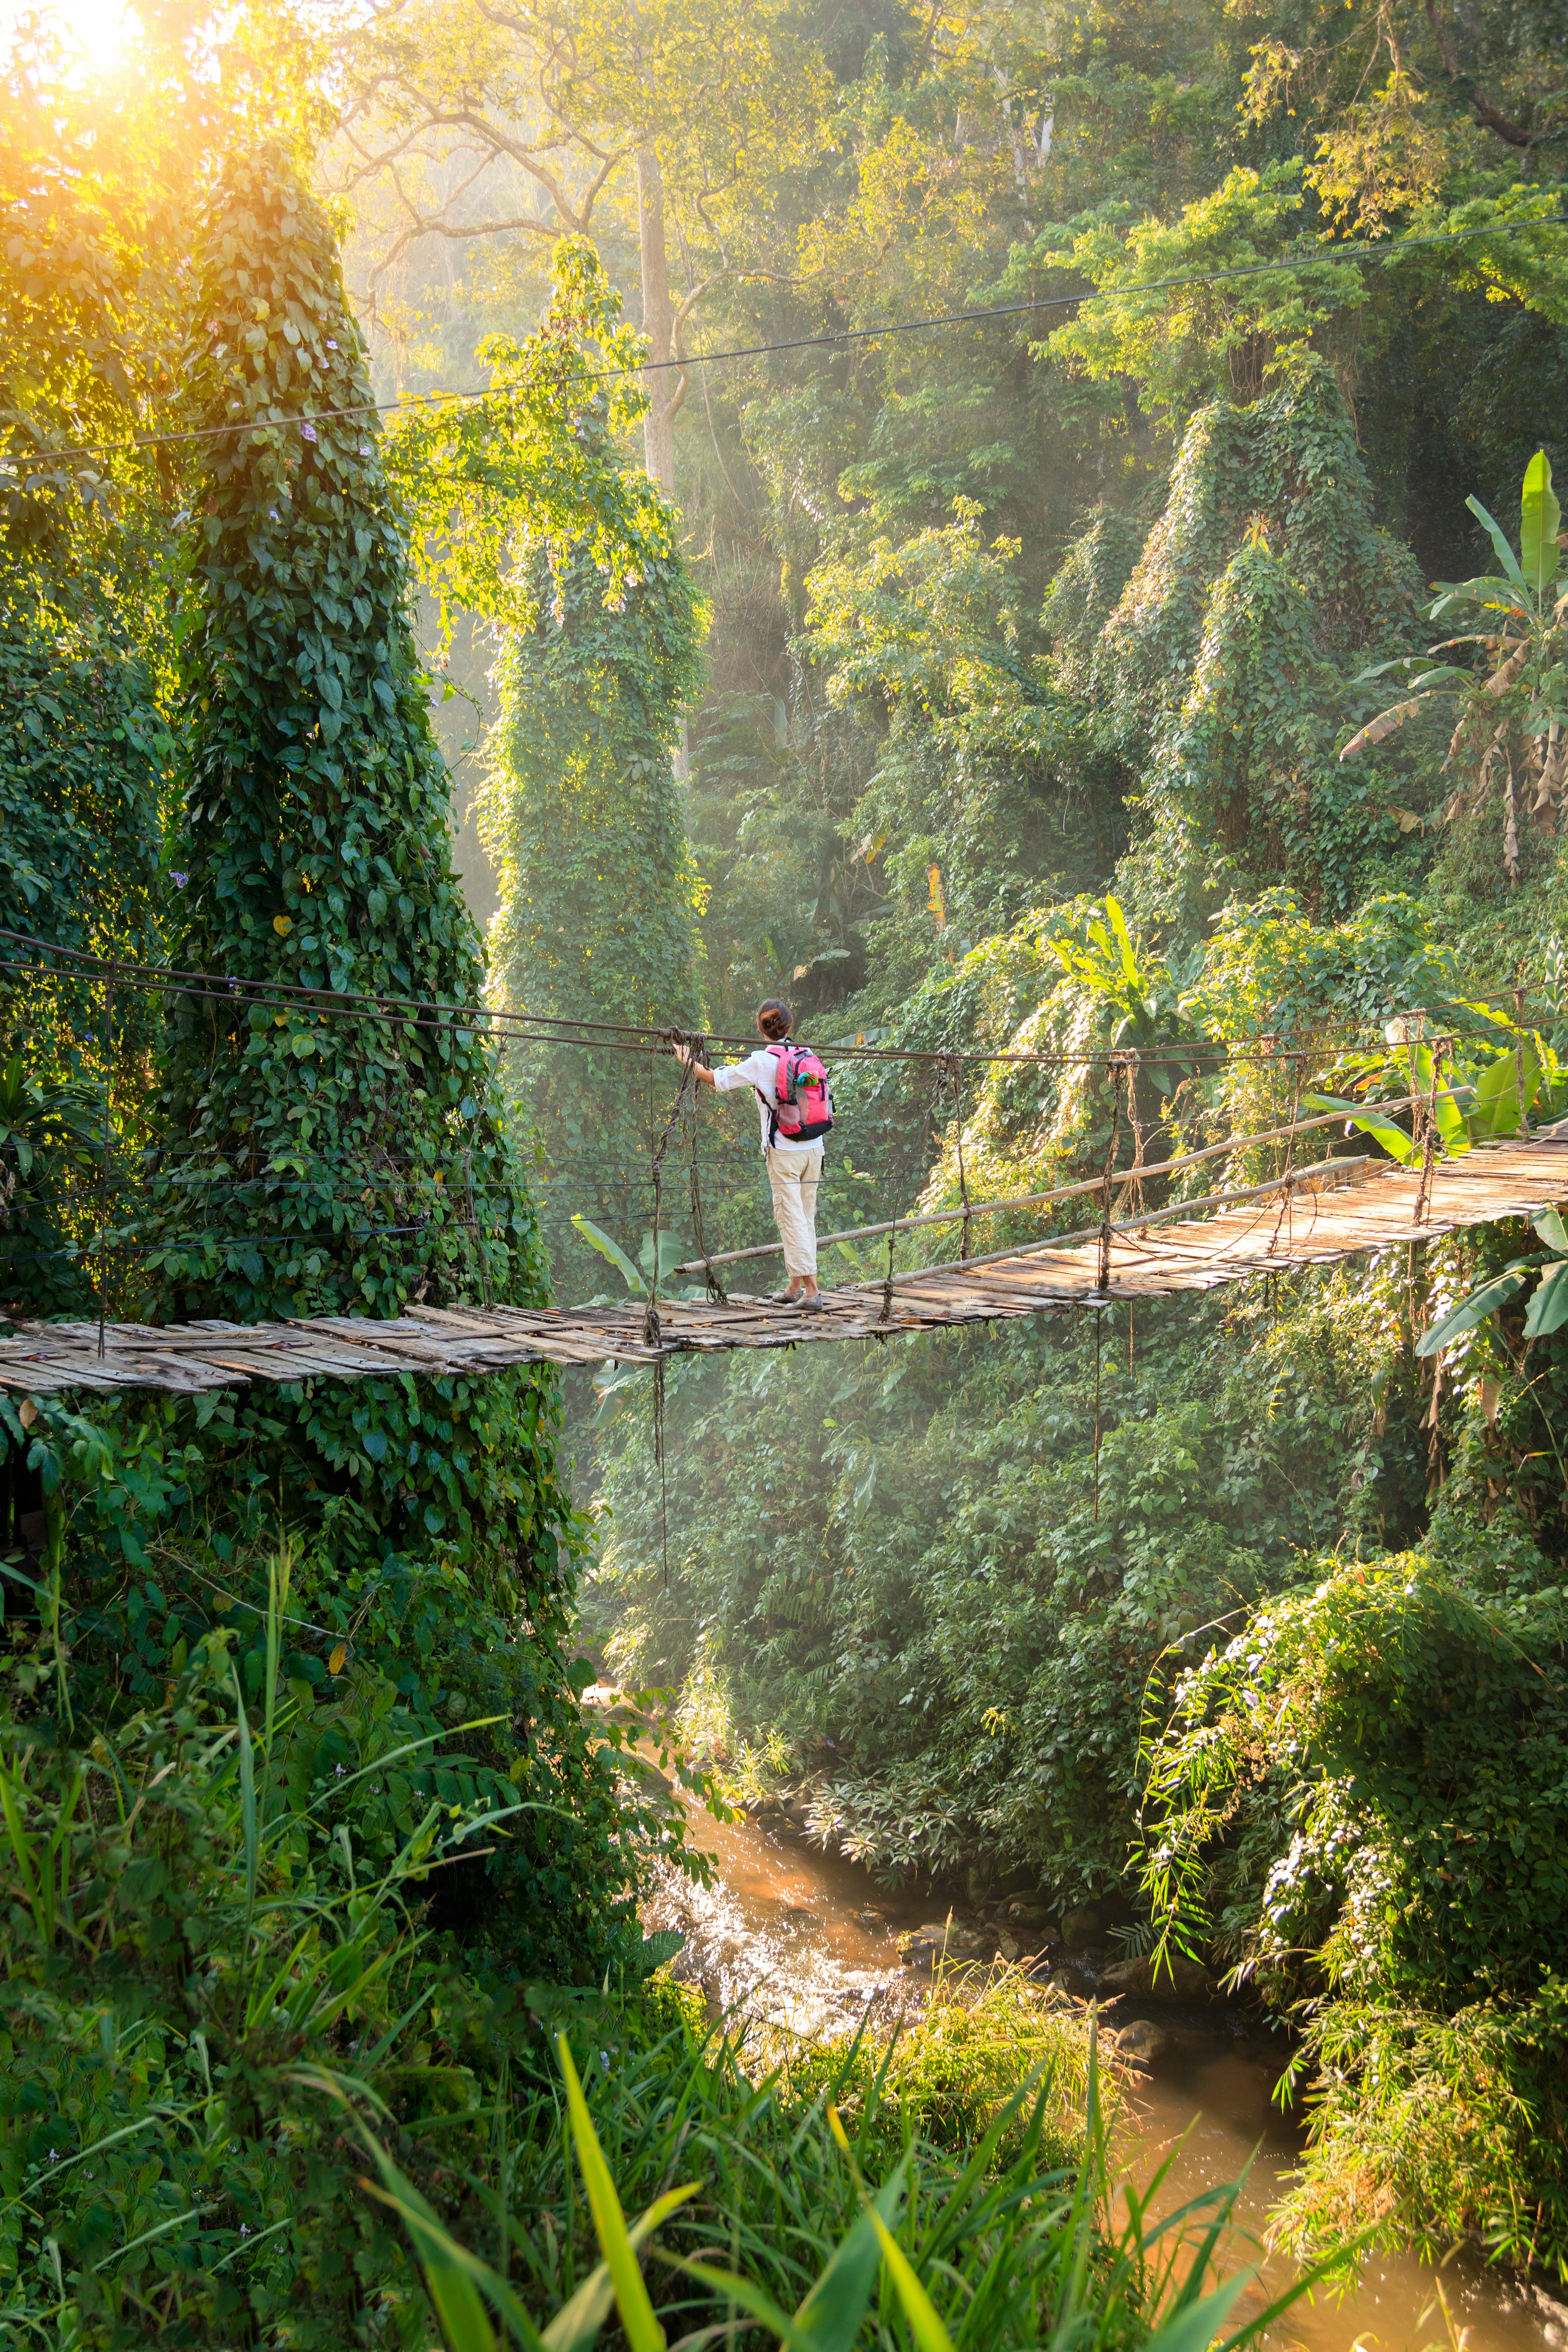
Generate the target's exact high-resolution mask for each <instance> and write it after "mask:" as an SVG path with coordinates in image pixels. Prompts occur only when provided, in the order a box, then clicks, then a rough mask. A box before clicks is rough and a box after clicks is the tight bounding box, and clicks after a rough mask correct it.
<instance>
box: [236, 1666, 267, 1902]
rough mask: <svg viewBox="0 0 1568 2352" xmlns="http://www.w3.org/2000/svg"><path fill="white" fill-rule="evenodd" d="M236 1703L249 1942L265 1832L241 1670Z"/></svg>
mask: <svg viewBox="0 0 1568 2352" xmlns="http://www.w3.org/2000/svg"><path fill="white" fill-rule="evenodd" d="M234 1703H235V1706H237V1709H238V1711H239V1712H238V1716H237V1726H236V1727H237V1731H238V1734H239V1821H240V1831H241V1834H242V1836H243V1837H244V1840H245V1932H246V1939H247V1942H248V1940H249V1937H250V1928H251V1923H252V1921H253V1920H254V1918H255V1916H256V1877H257V1872H258V1867H259V1865H260V1861H261V1830H260V1824H259V1822H258V1816H257V1811H256V1757H255V1754H254V1752H253V1750H252V1748H251V1745H250V1725H249V1724H248V1722H247V1720H246V1714H245V1698H244V1695H243V1694H242V1692H241V1690H240V1687H239V1669H238V1668H237V1667H236V1669H235V1675H234Z"/></svg>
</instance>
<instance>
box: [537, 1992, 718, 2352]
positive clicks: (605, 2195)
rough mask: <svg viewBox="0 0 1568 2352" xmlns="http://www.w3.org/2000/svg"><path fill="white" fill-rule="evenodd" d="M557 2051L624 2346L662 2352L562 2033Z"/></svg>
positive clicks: (634, 2252)
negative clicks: (559, 2056) (614, 2294)
mask: <svg viewBox="0 0 1568 2352" xmlns="http://www.w3.org/2000/svg"><path fill="white" fill-rule="evenodd" d="M556 2047H557V2049H558V2050H559V2051H560V2053H561V2071H562V2073H563V2075H564V2076H565V2078H566V2108H567V2113H568V2115H569V2116H571V2119H572V2137H573V2139H574V2141H575V2143H576V2147H577V2162H578V2165H579V2168H581V2171H582V2174H583V2186H584V2189H586V2191H587V2193H588V2204H589V2208H590V2210H591V2211H592V2213H593V2216H594V2232H595V2236H596V2237H597V2239H598V2241H599V2251H600V2252H601V2253H602V2254H603V2255H604V2257H605V2263H607V2264H608V2266H609V2273H610V2279H611V2283H612V2284H613V2285H614V2287H615V2291H616V2309H617V2310H618V2311H619V2313H620V2315H621V2326H622V2327H623V2329H624V2330H625V2331H626V2342H627V2343H628V2344H629V2345H630V2347H631V2352H664V2347H665V2338H664V2330H663V2328H662V2327H661V2326H659V2324H658V2320H657V2318H656V2317H655V2316H654V2308H653V2305H652V2302H651V2301H650V2299H649V2296H648V2291H647V2286H646V2285H645V2284H644V2281H643V2274H642V2273H641V2271H640V2270H639V2269H638V2268H637V2249H636V2247H635V2246H634V2245H633V2243H632V2241H631V2238H630V2237H629V2235H628V2234H627V2231H626V2215H625V2214H624V2213H623V2212H622V2210H621V2200H620V2199H619V2198H618V2197H617V2196H616V2184H615V2182H614V2180H612V2179H611V2178H610V2168H609V2166H608V2165H607V2164H606V2163H605V2152H604V2150H603V2148H601V2147H600V2146H599V2142H598V2137H597V2135H596V2133H595V2130H594V2124H593V2118H592V2117H591V2116H590V2115H589V2113H588V2102H587V2101H586V2099H585V2098H584V2096H583V2085H582V2084H581V2083H580V2082H579V2081H578V2079H577V2069H576V2067H575V2066H574V2064H573V2063H572V2052H571V2049H570V2047H569V2045H568V2043H567V2040H566V2036H565V2035H564V2034H561V2035H559V2036H558V2037H557V2042H556ZM696 2188H697V2183H696V2182H695V2181H693V2182H692V2183H691V2184H690V2185H689V2188H688V2189H687V2191H686V2193H687V2195H688V2196H690V2195H693V2194H695V2191H696Z"/></svg>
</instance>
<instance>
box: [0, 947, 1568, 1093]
mask: <svg viewBox="0 0 1568 2352" xmlns="http://www.w3.org/2000/svg"><path fill="white" fill-rule="evenodd" d="M0 941H5V942H8V943H9V944H10V945H12V946H14V947H24V948H27V949H30V950H32V951H33V953H34V954H35V955H47V956H53V957H56V958H58V960H59V961H60V962H62V963H63V964H65V965H67V966H68V967H70V968H71V969H73V970H75V971H77V972H78V973H79V976H80V977H81V978H83V979H92V978H102V977H104V976H105V975H107V974H110V973H112V975H113V978H114V982H115V984H116V985H117V986H119V987H124V988H139V989H144V990H150V991H152V992H162V993H164V994H170V995H184V996H198V997H203V998H205V999H209V1000H212V1001H214V1002H219V1003H236V1004H244V1005H247V1006H253V1005H254V1006H257V1007H259V1008H262V1009H264V1010H270V1011H275V1012H298V1013H313V1014H316V1015H318V1016H319V1017H320V1018H321V1019H322V1020H332V1019H338V1020H354V1021H379V1022H382V1023H384V1024H391V1025H394V1026H403V1027H413V1028H431V1029H447V1028H451V1027H454V1026H457V1027H465V1028H472V1029H475V1030H479V1031H482V1032H483V1033H484V1034H486V1035H488V1036H490V1037H493V1038H495V1039H496V1040H497V1041H498V1042H500V1043H515V1044H521V1045H576V1046H579V1047H581V1048H582V1049H584V1051H592V1052H595V1053H598V1052H605V1053H636V1054H645V1053H647V1050H648V1049H649V1047H650V1046H651V1047H653V1048H654V1049H655V1050H656V1051H657V1050H658V1049H660V1048H662V1049H664V1050H666V1051H669V1050H671V1049H670V1046H669V1040H670V1038H671V1036H672V1035H673V1034H675V1033H674V1032H673V1031H671V1030H670V1029H668V1027H665V1028H659V1027H652V1026H647V1025H638V1024H634V1023H630V1022H612V1021H594V1020H591V1019H589V1018H588V1017H586V1016H585V1015H580V1014H575V1013H574V1014H566V1013H528V1012H521V1013H516V1012H512V1011H510V1010H509V1009H508V1008H507V1007H505V1006H496V1005H489V1004H473V1003H462V1002H459V1001H458V1000H456V999H447V998H442V997H415V996H408V995H402V994H397V993H395V992H390V991H387V992H377V993H367V992H363V991H358V990H345V989H332V988H326V987H310V986H308V985H306V984H305V983H304V982H294V981H278V980H267V981H261V980H247V979H245V978H243V977H241V976H240V975H239V974H237V973H232V972H230V973H220V972H208V971H181V970H178V969H176V968H174V967H173V966H163V965H158V964H146V963H142V964H138V963H132V962H128V961H123V960H121V959H110V958H108V957H103V956H97V955H92V954H90V953H89V952H88V951H87V950H85V949H80V948H66V947H61V946H59V945H58V944H57V943H56V942H55V941H54V940H39V939H35V938H34V937H33V936H32V935H31V934H30V933H28V932H26V931H12V930H6V929H0ZM0 971H13V972H30V973H33V974H34V975H35V976H38V977H43V976H45V975H43V974H42V973H40V971H39V968H38V966H37V964H36V963H24V962H22V961H19V960H18V959H16V958H14V957H11V958H6V957H0ZM1532 1009H1533V1008H1532ZM1543 1011H1544V1013H1545V1014H1548V1015H1550V1017H1551V1018H1552V1019H1554V1020H1555V1019H1559V1018H1561V1017H1562V1008H1561V1007H1559V1006H1558V1005H1556V1004H1554V1003H1549V1004H1547V1005H1545V1006H1544V1008H1543ZM1389 1017H1390V1019H1392V1020H1406V1019H1412V1018H1417V1017H1426V1015H1425V1012H1424V1009H1423V1008H1420V1007H1413V1008H1409V1009H1407V1010H1406V1011H1405V1012H1401V1013H1393V1014H1391V1015H1390V1016H1389ZM563 1031H572V1032H577V1033H586V1034H572V1035H561V1034H556V1033H557V1032H563ZM1446 1034H1448V1035H1450V1036H1452V1037H1454V1038H1455V1039H1458V1037H1459V1036H1461V1035H1464V1036H1472V1037H1476V1038H1480V1039H1485V1040H1486V1041H1488V1042H1489V1043H1494V1044H1495V1043H1496V1040H1497V1031H1496V1028H1495V1026H1493V1027H1487V1026H1479V1027H1477V1028H1476V1029H1474V1030H1468V1031H1459V1030H1458V1029H1456V1028H1454V1027H1453V1026H1452V1024H1448V1025H1447V1029H1446ZM756 1042H757V1041H756V1038H755V1037H754V1036H752V1035H746V1036H739V1035H731V1034H727V1033H721V1032H717V1031H710V1032H708V1033H707V1043H708V1044H709V1045H725V1046H731V1045H732V1046H738V1047H741V1048H742V1049H743V1050H745V1051H747V1052H750V1051H751V1050H752V1048H753V1047H754V1046H755V1045H756ZM1388 1044H1389V1040H1388V1039H1387V1038H1386V1037H1385V1036H1384V1035H1382V1034H1378V1035H1377V1036H1376V1037H1373V1036H1372V1035H1371V1034H1367V1033H1358V1034H1345V1035H1342V1036H1340V1037H1325V1038H1321V1039H1319V1040H1318V1041H1316V1043H1315V1044H1314V1045H1313V1047H1312V1048H1311V1051H1312V1052H1313V1053H1314V1054H1318V1055H1331V1054H1337V1053H1349V1052H1352V1051H1355V1050H1357V1049H1364V1048H1367V1047H1369V1046H1370V1047H1373V1048H1380V1047H1383V1046H1385V1045H1388ZM1259 1045H1260V1041H1259V1040H1258V1038H1253V1037H1241V1038H1212V1037H1205V1038H1191V1039H1182V1038H1172V1039H1168V1040H1167V1041H1166V1042H1165V1043H1164V1044H1163V1045H1161V1046H1160V1047H1159V1048H1158V1050H1157V1054H1156V1055H1155V1058H1157V1059H1162V1060H1165V1061H1169V1060H1171V1059H1175V1060H1177V1061H1181V1062H1195V1063H1202V1062H1205V1061H1223V1062H1225V1063H1226V1065H1227V1066H1237V1065H1238V1064H1246V1063H1258V1064H1266V1063H1274V1062H1280V1061H1289V1060H1291V1059H1293V1058H1296V1057H1298V1056H1300V1054H1301V1053H1302V1052H1303V1051H1304V1050H1306V1049H1304V1048H1303V1047H1301V1046H1300V1045H1279V1044H1275V1045H1269V1046H1268V1048H1267V1050H1255V1049H1258V1047H1259ZM830 1050H831V1052H832V1053H833V1054H834V1055H835V1056H836V1058H837V1059H838V1060H841V1061H862V1062H909V1063H915V1064H926V1065H933V1066H935V1067H936V1068H937V1070H938V1071H939V1073H940V1072H941V1070H942V1068H943V1067H945V1066H951V1065H952V1064H953V1063H957V1064H959V1065H963V1064H964V1063H973V1064H974V1065H976V1066H984V1067H997V1068H1001V1067H1009V1066H1017V1067H1023V1068H1048V1069H1098V1068H1100V1067H1102V1066H1104V1063H1105V1059H1106V1056H1105V1055H1104V1054H1103V1052H1101V1053H1098V1054H1096V1053H1080V1054H1058V1053H1026V1052H1019V1051H1015V1050H1005V1051H1002V1052H976V1051H973V1050H965V1049H962V1048H957V1047H952V1046H935V1045H932V1046H924V1045H862V1044H858V1043H853V1044H852V1043H851V1042H850V1041H849V1040H847V1039H843V1040H839V1041H837V1042H836V1043H834V1044H833V1045H832V1046H831V1048H830ZM1151 1051H1153V1049H1151Z"/></svg>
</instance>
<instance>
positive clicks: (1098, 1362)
mask: <svg viewBox="0 0 1568 2352" xmlns="http://www.w3.org/2000/svg"><path fill="white" fill-rule="evenodd" d="M1105 1070H1106V1076H1108V1077H1109V1078H1110V1142H1109V1143H1108V1144H1107V1145H1106V1147H1105V1169H1104V1172H1103V1174H1102V1175H1101V1178H1100V1261H1099V1265H1098V1268H1097V1271H1096V1275H1095V1284H1094V1286H1095V1288H1096V1290H1098V1291H1099V1292H1100V1297H1101V1299H1102V1300H1103V1299H1104V1297H1106V1295H1107V1293H1108V1292H1109V1291H1110V1180H1111V1178H1112V1177H1113V1176H1114V1174H1115V1173H1116V1157H1117V1153H1118V1151H1119V1150H1120V1149H1121V1088H1122V1084H1123V1082H1124V1080H1125V1078H1126V1076H1127V1064H1126V1060H1125V1057H1124V1056H1123V1055H1119V1054H1110V1055H1107V1056H1106V1062H1105ZM1104 1344H1105V1309H1104V1307H1103V1305H1101V1306H1098V1307H1096V1308H1095V1310H1094V1518H1095V1525H1096V1526H1097V1527H1098V1525H1099V1524H1100V1380H1101V1372H1102V1369H1103V1349H1104Z"/></svg>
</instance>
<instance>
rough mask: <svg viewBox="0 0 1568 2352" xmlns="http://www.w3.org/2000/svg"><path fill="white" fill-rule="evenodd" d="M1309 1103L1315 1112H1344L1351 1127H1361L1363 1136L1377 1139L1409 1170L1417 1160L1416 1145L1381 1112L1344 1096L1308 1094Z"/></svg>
mask: <svg viewBox="0 0 1568 2352" xmlns="http://www.w3.org/2000/svg"><path fill="white" fill-rule="evenodd" d="M1307 1101H1308V1104H1309V1106H1310V1108H1312V1109H1313V1110H1342V1111H1343V1112H1344V1115H1345V1117H1346V1118H1347V1119H1349V1121H1350V1123H1351V1125H1352V1127H1358V1128H1359V1129H1361V1131H1362V1133H1363V1135H1373V1136H1375V1137H1376V1138H1377V1140H1378V1141H1379V1143H1381V1144H1382V1146H1383V1148H1384V1150H1385V1151H1387V1152H1388V1153H1389V1154H1390V1155H1391V1157H1392V1158H1394V1159H1395V1160H1398V1161H1400V1163H1401V1164H1402V1165H1403V1166H1405V1167H1408V1166H1409V1164H1410V1162H1411V1160H1413V1159H1414V1158H1415V1144H1414V1142H1413V1141H1412V1140H1411V1139H1410V1137H1409V1136H1408V1135H1406V1134H1405V1129H1403V1128H1402V1127H1396V1126H1395V1125H1394V1121H1393V1119H1391V1118H1384V1116H1383V1115H1382V1114H1381V1113H1380V1112H1379V1111H1377V1110H1375V1109H1372V1110H1369V1109H1367V1108H1364V1107H1363V1105H1362V1104H1361V1103H1353V1102H1347V1101H1345V1099H1344V1097H1342V1096H1341V1095H1309V1096H1308V1097H1307Z"/></svg>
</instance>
